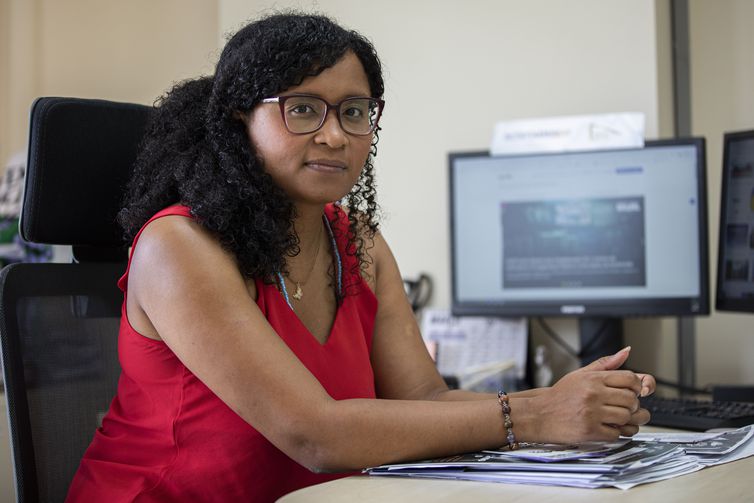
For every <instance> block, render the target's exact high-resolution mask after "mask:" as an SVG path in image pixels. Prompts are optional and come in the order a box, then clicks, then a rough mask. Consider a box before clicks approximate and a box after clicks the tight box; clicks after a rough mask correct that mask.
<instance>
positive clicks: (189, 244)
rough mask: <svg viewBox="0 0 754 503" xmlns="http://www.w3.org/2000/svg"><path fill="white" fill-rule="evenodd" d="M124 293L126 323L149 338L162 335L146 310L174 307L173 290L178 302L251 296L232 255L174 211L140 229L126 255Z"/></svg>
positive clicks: (249, 285) (249, 283)
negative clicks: (140, 231)
mask: <svg viewBox="0 0 754 503" xmlns="http://www.w3.org/2000/svg"><path fill="white" fill-rule="evenodd" d="M127 294H128V295H127V309H128V316H129V320H130V321H131V324H132V325H133V326H134V328H135V329H136V330H137V331H139V332H140V333H142V334H143V335H145V336H147V337H151V338H154V339H162V338H164V334H160V333H159V332H160V331H159V330H158V329H157V327H155V326H154V320H153V318H154V316H151V315H150V313H151V312H154V311H156V310H157V311H164V310H165V309H174V308H175V307H176V306H177V305H178V302H177V301H176V300H175V299H174V296H175V295H178V294H180V301H181V302H183V301H186V300H190V299H189V297H191V298H194V299H197V300H198V299H200V298H206V297H214V298H216V299H217V300H218V301H222V300H223V299H234V298H235V299H236V300H237V299H239V298H247V299H248V297H247V295H248V296H250V297H251V298H252V300H253V299H255V298H256V291H255V290H254V283H253V281H247V280H246V279H245V278H244V277H243V276H242V275H241V273H240V271H239V269H238V266H237V263H236V260H235V258H234V257H233V255H232V254H231V253H230V252H228V251H227V250H225V249H224V248H223V247H222V246H221V245H220V242H219V241H218V239H217V237H216V236H215V235H214V234H213V233H211V232H210V231H208V230H207V229H205V228H204V227H203V226H202V225H200V224H199V223H197V222H196V221H194V220H193V219H190V218H186V217H183V216H179V215H169V216H164V217H162V218H159V219H157V220H154V221H153V222H151V223H149V225H147V226H146V227H145V228H144V230H143V231H142V233H141V236H140V237H139V240H138V242H137V244H136V247H135V248H134V251H133V256H132V258H131V267H130V269H129V274H128V290H127ZM244 294H245V295H244ZM169 299H174V300H169Z"/></svg>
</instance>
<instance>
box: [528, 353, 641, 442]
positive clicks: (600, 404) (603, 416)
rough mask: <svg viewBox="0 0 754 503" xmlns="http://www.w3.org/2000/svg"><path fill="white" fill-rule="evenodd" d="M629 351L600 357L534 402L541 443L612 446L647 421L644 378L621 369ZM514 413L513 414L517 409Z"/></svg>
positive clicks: (531, 404)
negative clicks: (641, 396)
mask: <svg viewBox="0 0 754 503" xmlns="http://www.w3.org/2000/svg"><path fill="white" fill-rule="evenodd" d="M629 350H630V348H625V349H623V350H621V351H619V352H617V353H615V354H613V355H610V356H605V357H602V358H600V359H598V360H596V361H594V362H592V363H591V364H589V365H587V366H585V367H582V368H580V369H578V370H575V371H573V372H570V373H569V374H566V375H565V376H564V377H563V378H561V379H560V380H559V381H558V382H557V383H555V385H553V386H552V387H550V388H546V389H544V390H542V392H541V393H539V394H537V395H536V396H533V397H532V398H530V400H531V401H530V403H529V405H530V407H531V411H532V412H533V413H535V414H536V416H535V419H534V422H535V424H536V425H537V427H536V431H534V432H531V433H532V434H534V436H535V437H537V438H536V440H535V441H537V442H552V443H577V442H585V441H613V440H616V439H617V438H618V437H619V436H620V435H626V436H630V435H633V434H635V433H636V432H637V431H638V427H639V425H641V424H645V423H646V422H647V421H649V412H648V411H646V410H645V409H641V408H640V406H639V399H638V396H639V394H640V393H641V391H642V379H641V377H640V376H638V375H637V374H636V373H634V372H631V371H629V370H617V369H618V368H620V366H621V365H622V364H623V363H624V362H625V361H626V358H628V354H629ZM514 412H515V409H514Z"/></svg>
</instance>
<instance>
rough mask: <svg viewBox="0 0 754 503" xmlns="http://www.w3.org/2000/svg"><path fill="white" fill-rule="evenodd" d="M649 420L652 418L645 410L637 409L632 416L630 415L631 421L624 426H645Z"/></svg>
mask: <svg viewBox="0 0 754 503" xmlns="http://www.w3.org/2000/svg"><path fill="white" fill-rule="evenodd" d="M651 418H652V415H651V414H650V413H649V411H648V410H647V409H642V408H639V409H638V410H636V411H635V412H634V413H633V414H631V419H629V420H628V423H626V424H628V425H634V426H642V425H644V424H647V423H648V422H649V420H650V419H651Z"/></svg>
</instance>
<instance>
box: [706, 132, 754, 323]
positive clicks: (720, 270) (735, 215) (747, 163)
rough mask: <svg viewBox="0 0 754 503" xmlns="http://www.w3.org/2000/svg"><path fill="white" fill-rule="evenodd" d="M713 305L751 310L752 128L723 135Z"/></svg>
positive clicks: (753, 282)
mask: <svg viewBox="0 0 754 503" xmlns="http://www.w3.org/2000/svg"><path fill="white" fill-rule="evenodd" d="M715 308H716V309H717V310H719V311H739V312H747V313H752V312H754V130H752V131H741V132H737V133H727V134H725V136H724V138H723V177H722V184H721V199H720V234H719V238H718V254H717V288H716V291H715Z"/></svg>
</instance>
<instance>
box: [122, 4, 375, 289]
mask: <svg viewBox="0 0 754 503" xmlns="http://www.w3.org/2000/svg"><path fill="white" fill-rule="evenodd" d="M348 51H351V52H353V53H354V54H355V55H356V56H357V57H358V58H359V61H360V62H361V64H362V66H363V67H364V71H365V72H366V75H367V79H368V81H369V87H370V92H371V96H372V97H374V98H381V97H382V95H383V93H384V83H383V79H382V67H381V63H380V60H379V58H378V56H377V54H376V52H375V49H374V47H373V46H372V44H371V43H370V42H369V41H368V40H367V39H366V38H364V37H363V36H362V35H360V34H359V33H357V32H355V31H350V30H346V29H344V28H342V27H340V26H339V25H337V24H336V23H335V22H334V21H333V20H331V19H329V18H327V17H325V16H322V15H310V14H300V13H295V12H287V13H279V14H274V15H271V16H268V17H265V18H262V19H260V20H257V21H255V22H252V23H250V24H248V25H246V26H245V27H243V28H242V29H241V30H240V31H238V32H237V33H236V34H235V35H234V36H233V37H231V38H230V40H229V41H228V43H227V44H226V46H225V48H224V49H223V51H222V54H221V56H220V59H219V61H218V63H217V66H216V68H215V74H214V75H213V76H208V77H201V78H198V79H194V80H188V81H184V82H181V83H179V84H177V85H176V86H174V87H173V88H172V89H171V90H170V91H168V92H167V94H165V95H164V96H162V97H161V98H159V99H158V100H157V101H156V102H155V106H154V110H153V113H152V117H151V119H150V124H149V125H148V127H147V131H146V134H145V137H144V140H143V141H142V145H141V149H140V153H139V155H138V157H137V160H136V164H135V167H134V174H133V176H132V178H131V180H130V182H129V184H128V187H127V191H126V196H125V200H124V204H123V209H121V211H120V212H119V214H118V222H119V223H120V225H121V226H122V227H123V229H124V231H125V234H126V238H127V239H129V240H131V239H133V238H134V236H135V235H136V233H137V232H138V231H139V229H140V228H141V227H142V226H143V225H144V224H145V222H147V220H149V218H150V217H151V216H152V215H154V214H155V213H157V212H158V211H159V210H161V209H163V208H165V207H167V206H170V205H172V204H176V203H181V204H185V205H187V206H188V207H190V208H191V212H192V215H193V216H194V217H195V218H196V219H197V221H198V222H199V223H201V225H203V226H204V227H206V228H207V229H209V230H210V231H211V232H213V233H214V234H215V235H217V236H218V239H219V242H220V243H221V245H222V246H223V247H225V248H226V249H227V250H229V251H230V252H232V253H233V254H234V256H235V257H236V259H237V262H238V265H239V269H240V271H241V273H242V274H243V275H244V276H246V277H248V278H261V279H262V280H264V281H266V282H273V281H274V275H275V274H276V273H277V272H283V273H285V272H286V271H287V268H286V257H290V256H295V255H296V254H298V253H299V252H300V249H299V246H298V245H299V240H298V237H297V236H296V234H295V231H294V229H293V219H294V217H295V216H296V215H295V209H294V206H293V203H292V202H291V201H290V199H289V197H288V196H287V195H286V194H285V193H284V192H283V191H282V190H281V189H280V188H279V187H278V186H277V185H276V184H275V183H274V182H273V181H272V178H271V177H270V176H269V175H268V174H267V173H266V172H265V169H264V166H263V164H262V162H261V160H260V159H259V158H258V156H257V154H256V152H255V149H254V147H253V145H252V144H251V142H250V140H249V137H248V133H247V131H246V128H245V125H244V122H243V121H242V120H240V119H239V113H241V114H247V113H248V112H250V111H251V110H252V109H253V108H254V107H255V106H256V105H257V104H258V103H259V102H260V101H261V100H262V99H264V98H266V97H269V96H273V95H275V94H278V93H280V92H282V91H285V90H286V89H288V88H290V87H292V86H296V85H298V84H300V83H301V82H302V81H303V80H304V79H305V78H306V77H309V76H314V75H318V74H319V73H321V72H322V71H323V70H325V69H327V68H329V67H331V66H333V65H335V64H336V63H337V62H338V61H339V60H340V59H341V58H342V57H343V56H344V55H345V54H346V52H348ZM377 140H378V134H377V133H375V137H374V140H373V141H372V148H371V150H370V153H369V155H368V157H367V161H366V163H365V166H364V169H363V170H362V173H361V176H360V178H359V179H358V181H357V182H356V184H355V185H354V187H353V189H352V190H351V192H350V193H349V194H347V195H346V197H345V198H344V201H343V203H344V204H345V205H346V206H347V207H348V208H349V211H348V220H349V230H348V232H347V234H348V246H347V247H346V250H347V253H349V254H351V255H355V256H356V257H357V258H358V260H356V261H354V262H355V265H354V269H356V270H357V271H358V270H359V269H360V270H362V271H363V270H364V269H365V268H366V264H367V263H368V261H369V260H370V259H369V256H368V253H367V248H368V246H369V243H371V240H372V238H373V237H374V234H375V232H376V231H377V229H378V221H377V215H376V213H377V203H376V198H375V183H374V166H373V160H374V157H375V156H376V154H377V150H376V145H377ZM342 211H343V210H342V209H341V208H340V207H339V206H337V205H336V215H335V217H334V220H335V219H337V218H338V217H339V216H340V212H342ZM333 223H334V221H333ZM336 228H337V226H334V225H333V230H335V229H336ZM357 271H354V272H357Z"/></svg>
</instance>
